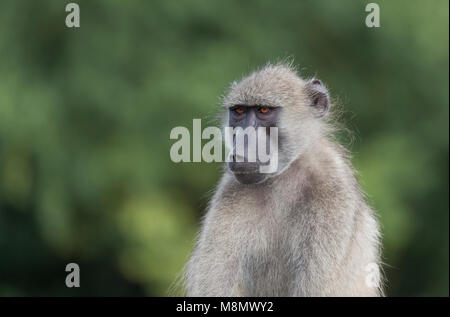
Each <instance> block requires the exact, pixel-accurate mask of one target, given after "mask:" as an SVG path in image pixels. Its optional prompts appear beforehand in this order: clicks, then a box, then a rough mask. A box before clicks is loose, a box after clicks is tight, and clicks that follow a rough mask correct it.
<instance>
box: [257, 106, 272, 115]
mask: <svg viewBox="0 0 450 317" xmlns="http://www.w3.org/2000/svg"><path fill="white" fill-rule="evenodd" d="M258 111H259V112H261V113H263V114H267V113H269V112H270V108H269V107H259V109H258Z"/></svg>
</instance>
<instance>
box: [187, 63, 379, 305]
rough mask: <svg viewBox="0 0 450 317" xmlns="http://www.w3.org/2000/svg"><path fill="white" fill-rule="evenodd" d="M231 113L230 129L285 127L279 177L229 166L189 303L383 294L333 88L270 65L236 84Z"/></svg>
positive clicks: (374, 228) (190, 279)
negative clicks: (338, 129) (335, 116)
mask: <svg viewBox="0 0 450 317" xmlns="http://www.w3.org/2000/svg"><path fill="white" fill-rule="evenodd" d="M223 107H224V110H225V112H226V115H225V116H224V126H229V127H242V128H245V127H248V126H252V127H277V128H278V144H279V148H278V168H277V170H276V171H274V172H273V173H265V174H263V173H260V172H259V170H258V169H257V167H258V166H259V165H260V164H261V163H260V162H258V161H257V162H238V161H236V160H231V161H230V162H228V163H227V164H226V169H225V172H224V174H223V176H222V179H221V180H220V182H219V185H218V186H217V189H216V191H215V193H214V195H213V197H212V200H211V201H210V204H209V208H208V211H207V213H206V215H205V216H204V219H203V221H202V226H201V231H200V233H199V235H198V238H197V243H196V246H195V249H194V251H193V253H192V256H191V258H190V260H189V261H188V263H187V264H186V271H185V288H186V292H187V295H188V296H380V295H382V287H381V281H380V280H381V279H380V274H379V271H378V267H379V265H380V233H379V228H378V223H377V220H376V217H375V214H374V212H373V210H372V209H371V208H370V207H369V206H368V204H367V203H366V201H365V197H364V194H363V193H362V191H361V189H360V186H359V184H358V183H357V180H356V179H355V172H354V170H353V168H352V166H351V163H350V160H349V155H348V153H347V151H346V150H345V149H344V147H343V146H341V145H340V144H339V143H338V142H336V141H335V138H334V137H333V135H334V133H333V132H334V130H335V129H334V128H333V123H332V122H333V120H330V118H331V117H332V116H331V113H329V111H328V110H329V108H330V107H331V102H330V97H329V94H328V90H327V89H326V87H325V85H324V84H323V83H322V82H321V81H320V80H318V79H315V78H312V79H303V78H301V77H300V76H299V75H298V74H297V72H296V70H295V68H294V67H293V66H292V65H290V64H284V63H280V64H268V65H266V66H264V67H262V68H260V69H259V70H256V71H255V72H253V73H251V74H250V75H249V76H247V77H244V78H243V79H241V80H240V81H238V82H233V83H232V84H231V86H230V88H229V90H228V92H227V93H226V95H225V96H224V98H223ZM231 155H234V153H233V152H231Z"/></svg>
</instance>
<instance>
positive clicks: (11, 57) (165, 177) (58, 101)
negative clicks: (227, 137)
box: [0, 0, 449, 296]
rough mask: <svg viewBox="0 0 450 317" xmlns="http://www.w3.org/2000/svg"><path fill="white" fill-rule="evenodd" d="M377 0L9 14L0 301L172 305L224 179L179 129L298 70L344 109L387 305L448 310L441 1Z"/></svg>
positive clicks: (3, 24) (2, 114) (3, 71)
mask: <svg viewBox="0 0 450 317" xmlns="http://www.w3.org/2000/svg"><path fill="white" fill-rule="evenodd" d="M376 2H377V3H378V4H379V5H380V8H381V27H380V28H367V27H366V26H365V23H364V21H365V17H366V14H367V13H366V12H365V11H364V8H365V4H366V3H368V2H364V1H349V0H346V1H331V0H330V1H283V2H279V1H240V2H237V1H221V2H218V1H217V2H216V1H214V2H213V1H206V0H203V1H189V2H187V1H106V0H105V1H86V0H80V1H77V3H78V4H79V5H80V8H81V28H79V29H69V28H66V27H65V23H64V21H65V17H66V12H65V10H64V8H65V5H66V3H68V2H64V1H53V0H48V1H24V0H14V1H8V0H7V1H5V0H4V1H1V2H0V295H4V296H10V295H27V296H28V295H62V296H72V295H157V296H164V295H166V294H168V292H167V291H168V289H169V286H170V285H171V283H172V282H173V281H174V280H175V278H176V275H177V273H178V272H179V271H180V270H181V268H182V266H183V264H184V262H185V261H186V259H187V257H188V255H189V251H190V248H191V247H192V243H193V239H194V236H195V232H196V230H197V228H198V222H199V219H200V217H201V215H202V214H203V212H204V209H205V206H206V204H207V201H208V197H209V195H210V191H211V189H212V188H213V186H214V185H215V183H216V182H217V180H218V178H219V175H220V170H221V166H220V164H218V163H214V164H207V163H191V164H175V163H173V162H171V160H170V158H169V149H170V146H171V145H172V144H173V141H172V140H169V133H170V131H171V129H172V128H173V127H175V126H187V127H189V128H191V126H192V119H193V118H203V119H208V118H211V116H212V115H213V114H214V113H215V111H216V110H217V106H218V102H219V98H218V97H219V96H220V94H221V93H223V91H224V89H225V88H226V86H227V85H228V83H229V82H230V81H231V80H234V79H236V78H239V77H241V76H242V75H244V74H245V73H247V72H248V71H250V70H252V69H254V68H255V67H258V66H260V65H261V64H264V63H266V62H267V61H276V60H278V59H279V58H286V57H291V58H293V59H294V60H295V63H296V64H298V65H299V69H300V70H301V74H302V75H304V76H311V75H317V76H318V77H319V78H321V79H322V80H323V81H324V82H325V83H326V84H327V85H328V86H329V87H331V93H332V95H333V97H334V98H335V99H337V101H338V102H339V103H340V104H341V106H342V107H343V108H344V109H345V110H346V112H345V115H344V116H343V118H342V119H343V121H344V123H345V124H346V126H347V127H348V128H349V129H350V130H352V131H354V136H355V138H354V142H353V143H352V144H349V147H350V148H351V150H352V152H353V161H354V164H355V166H356V168H357V169H358V171H359V174H360V175H359V177H360V181H361V184H362V186H363V188H364V190H365V191H366V192H367V193H368V196H369V200H370V202H371V205H372V206H373V207H374V208H375V209H376V210H377V211H378V213H379V217H380V221H381V223H382V229H383V246H384V256H383V258H384V262H385V263H386V266H385V271H386V275H387V280H388V284H387V295H395V296H398V295H414V296H431V295H438V296H443V295H446V296H448V294H449V286H448V285H449V284H448V282H449V276H448V273H449V262H448V253H449V231H448V228H449V218H448V214H449V213H448V212H449V199H448V197H449V196H448V194H449V185H448V166H449V164H448V163H449V160H448V145H449V139H448V136H449V134H448V132H449V112H448V111H449V94H448V85H449V63H448V49H449V44H448V36H449V32H448V30H449V29H448V13H449V10H448V9H449V8H448V1H446V0H442V1H406V0H402V1H376ZM347 143H348V142H347ZM69 262H76V263H78V264H79V265H80V267H81V288H79V289H68V288H66V287H65V284H64V280H65V277H66V272H65V271H64V269H65V265H66V264H67V263H69ZM175 293H177V292H176V291H175Z"/></svg>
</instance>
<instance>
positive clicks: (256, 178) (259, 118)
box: [228, 105, 281, 184]
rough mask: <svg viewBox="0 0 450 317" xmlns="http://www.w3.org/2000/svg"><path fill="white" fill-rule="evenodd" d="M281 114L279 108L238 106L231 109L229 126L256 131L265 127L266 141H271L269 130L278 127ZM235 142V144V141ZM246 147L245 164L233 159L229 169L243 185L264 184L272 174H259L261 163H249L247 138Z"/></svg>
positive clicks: (229, 163)
mask: <svg viewBox="0 0 450 317" xmlns="http://www.w3.org/2000/svg"><path fill="white" fill-rule="evenodd" d="M280 112H281V108H279V107H269V106H246V105H236V106H234V107H231V108H229V114H228V118H229V124H230V127H233V128H235V127H241V128H242V129H244V130H245V129H246V128H247V127H254V128H255V129H257V128H259V127H265V128H267V129H266V134H267V137H266V140H269V131H270V129H269V128H270V127H276V126H277V123H278V118H279V116H280ZM233 142H235V140H234V141H233ZM233 145H235V144H233ZM244 146H245V159H244V162H236V159H235V158H234V157H233V161H231V162H228V168H229V170H230V171H231V172H232V173H233V174H234V176H235V178H236V179H237V180H238V181H239V182H240V183H242V184H257V183H262V182H263V181H265V180H266V179H267V178H268V177H269V176H270V174H265V173H260V172H259V167H260V165H261V163H260V162H258V161H256V162H248V159H247V146H248V142H247V138H245V142H244Z"/></svg>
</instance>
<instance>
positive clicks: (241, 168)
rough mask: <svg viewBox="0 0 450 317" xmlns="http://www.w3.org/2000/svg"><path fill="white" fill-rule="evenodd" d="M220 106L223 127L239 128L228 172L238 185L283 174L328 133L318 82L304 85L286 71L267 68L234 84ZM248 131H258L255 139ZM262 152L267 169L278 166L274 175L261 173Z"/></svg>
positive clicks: (278, 67) (326, 102) (324, 97)
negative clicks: (224, 112) (224, 113)
mask: <svg viewBox="0 0 450 317" xmlns="http://www.w3.org/2000/svg"><path fill="white" fill-rule="evenodd" d="M223 104H224V106H225V107H226V108H227V118H226V122H227V124H225V127H227V126H228V127H230V128H233V129H234V128H239V129H241V131H240V132H241V134H244V137H243V139H242V138H241V141H240V142H238V138H237V136H239V133H236V134H233V141H232V143H233V144H232V149H231V147H230V150H231V153H230V157H229V163H228V164H227V167H228V169H229V170H230V171H231V172H232V173H233V174H234V176H235V178H236V179H237V180H238V181H239V182H241V183H244V184H255V183H261V182H263V181H265V180H266V179H268V178H269V177H271V176H274V175H277V174H279V173H281V172H283V171H284V170H285V169H286V168H287V167H288V166H289V164H290V163H291V162H292V161H293V160H295V159H296V158H297V157H298V156H299V155H301V153H302V152H304V151H305V150H306V149H307V148H308V147H309V146H311V145H312V144H314V142H315V140H317V138H318V136H320V135H321V133H323V131H324V128H325V127H326V124H324V123H325V121H324V120H322V117H323V116H324V115H325V114H326V113H327V111H328V108H329V97H328V91H327V90H326V88H325V86H324V85H323V84H322V82H321V81H320V80H318V79H310V80H304V79H302V78H301V77H299V76H298V75H297V73H296V72H295V70H293V69H292V68H291V67H289V66H286V65H269V66H266V67H264V68H262V69H260V70H258V71H256V72H254V73H252V74H250V75H249V76H247V77H245V78H243V79H242V80H241V81H239V82H234V83H233V84H232V85H231V87H230V90H229V92H228V94H227V95H226V96H225V98H224V101H223ZM261 128H262V129H261ZM272 128H276V133H273V130H272ZM251 129H256V130H257V131H255V132H256V133H255V135H252V133H250V132H251V131H249V130H251ZM259 130H261V131H259ZM274 134H276V146H275V148H273V144H272V141H273V139H272V136H273V135H274ZM252 136H253V137H252ZM263 137H264V138H263ZM264 139H265V140H264ZM251 141H253V143H256V146H255V144H252V142H251ZM239 148H240V149H239ZM260 148H262V149H261V150H260ZM236 150H240V151H237V152H236ZM264 150H265V153H266V154H270V160H269V163H270V165H272V163H273V162H274V161H275V160H276V169H275V170H270V172H267V171H265V172H261V167H265V165H267V164H268V162H267V161H261V157H260V154H261V153H264ZM254 152H256V154H257V155H255V153H254ZM274 152H276V153H274ZM272 155H273V156H272ZM255 158H256V159H255Z"/></svg>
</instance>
